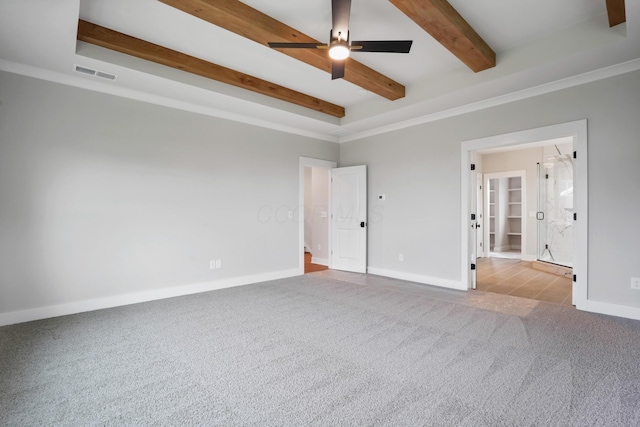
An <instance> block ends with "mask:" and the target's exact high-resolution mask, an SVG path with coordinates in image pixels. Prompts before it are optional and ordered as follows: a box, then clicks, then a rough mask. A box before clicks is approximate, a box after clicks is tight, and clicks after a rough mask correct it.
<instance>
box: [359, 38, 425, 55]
mask: <svg viewBox="0 0 640 427" xmlns="http://www.w3.org/2000/svg"><path fill="white" fill-rule="evenodd" d="M412 43H413V40H378V41H358V42H356V41H354V42H352V43H351V49H352V50H353V51H354V52H387V53H409V50H411V44H412Z"/></svg>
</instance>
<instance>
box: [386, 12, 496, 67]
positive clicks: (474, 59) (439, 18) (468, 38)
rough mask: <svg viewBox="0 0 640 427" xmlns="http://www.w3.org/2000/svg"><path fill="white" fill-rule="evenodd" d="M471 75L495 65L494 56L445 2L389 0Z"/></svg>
mask: <svg viewBox="0 0 640 427" xmlns="http://www.w3.org/2000/svg"><path fill="white" fill-rule="evenodd" d="M389 1H390V2H391V3H393V5H394V6H396V7H397V8H398V9H400V10H401V11H402V12H403V13H404V14H405V15H407V16H408V17H409V18H411V19H412V20H413V21H414V22H415V23H416V24H418V25H419V26H420V27H422V29H424V30H425V31H426V32H427V33H429V34H430V35H431V36H432V37H433V38H434V39H436V40H437V41H439V42H440V44H442V45H443V46H444V47H446V48H447V49H448V50H449V51H450V52H451V53H453V54H454V55H455V56H456V57H458V59H460V60H461V61H462V62H464V63H465V64H466V65H467V66H468V67H469V68H471V69H472V70H473V71H474V72H476V73H477V72H479V71H483V70H486V69H488V68H493V67H495V66H496V54H495V52H494V51H493V49H491V47H489V45H488V44H487V43H485V41H484V40H482V37H480V36H479V35H478V33H476V31H475V30H474V29H473V28H472V27H471V25H469V24H468V23H467V21H465V20H464V18H463V17H462V16H460V14H459V13H458V12H457V11H456V10H455V9H454V8H453V6H451V5H450V4H449V2H448V1H446V0H421V1H416V0H389Z"/></svg>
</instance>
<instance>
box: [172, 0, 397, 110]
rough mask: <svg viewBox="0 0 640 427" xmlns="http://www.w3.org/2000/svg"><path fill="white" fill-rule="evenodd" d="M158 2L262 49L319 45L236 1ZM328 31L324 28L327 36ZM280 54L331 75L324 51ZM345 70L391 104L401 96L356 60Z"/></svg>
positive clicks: (347, 75)
mask: <svg viewBox="0 0 640 427" xmlns="http://www.w3.org/2000/svg"><path fill="white" fill-rule="evenodd" d="M160 1H161V2H162V3H165V4H167V5H169V6H172V7H174V8H176V9H179V10H182V11H183V12H186V13H189V14H191V15H193V16H196V17H198V18H200V19H203V20H205V21H207V22H210V23H212V24H214V25H216V26H218V27H221V28H224V29H226V30H228V31H231V32H233V33H236V34H238V35H241V36H243V37H246V38H248V39H250V40H253V41H255V42H257V43H260V44H262V45H265V46H268V45H267V43H268V42H297V43H320V42H319V41H318V40H315V39H313V38H312V37H309V36H308V35H306V34H304V33H301V32H300V31H298V30H296V29H294V28H291V27H290V26H288V25H286V24H283V23H282V22H280V21H278V20H276V19H273V18H271V17H270V16H269V15H265V14H264V13H262V12H260V11H258V10H256V9H254V8H252V7H250V6H248V5H246V4H244V3H242V2H240V1H238V0H160ZM329 30H330V29H329V28H327V37H328V34H329ZM280 52H282V53H284V54H285V55H289V56H291V57H293V58H295V59H298V60H300V61H302V62H305V63H307V64H309V65H312V66H314V67H316V68H319V69H321V70H323V71H326V72H327V73H329V74H331V60H330V59H329V56H328V52H327V51H326V50H318V49H283V50H281V51H280ZM345 68H346V71H345V76H344V80H346V81H348V82H350V83H353V84H355V85H358V86H360V87H362V88H364V89H366V90H368V91H371V92H373V93H376V94H378V95H380V96H382V97H384V98H387V99H389V100H392V101H393V100H396V99H399V98H404V96H405V87H404V86H403V85H401V84H400V83H398V82H396V81H394V80H392V79H390V78H389V77H386V76H384V75H382V74H380V73H378V72H377V71H375V70H373V69H371V68H369V67H367V66H366V65H363V64H361V63H359V62H358V61H355V60H353V59H351V58H348V59H347V62H346V64H345Z"/></svg>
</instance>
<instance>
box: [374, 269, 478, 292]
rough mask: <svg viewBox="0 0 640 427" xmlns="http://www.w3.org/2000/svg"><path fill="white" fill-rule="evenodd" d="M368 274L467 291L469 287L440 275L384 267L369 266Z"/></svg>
mask: <svg viewBox="0 0 640 427" xmlns="http://www.w3.org/2000/svg"><path fill="white" fill-rule="evenodd" d="M367 273H368V274H374V275H376V276H384V277H390V278H392V279H400V280H406V281H409V282H416V283H422V284H425V285H431V286H438V287H441V288H448V289H456V290H459V291H466V290H467V287H466V286H465V285H464V284H463V283H462V282H460V281H458V280H451V279H443V278H440V277H430V276H423V275H421V274H413V273H405V272H402V271H395V270H386V269H384V268H376V267H367Z"/></svg>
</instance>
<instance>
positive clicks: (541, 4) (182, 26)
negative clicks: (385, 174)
mask: <svg viewBox="0 0 640 427" xmlns="http://www.w3.org/2000/svg"><path fill="white" fill-rule="evenodd" d="M245 3H247V4H249V5H250V6H252V7H254V8H256V9H258V10H260V11H262V12H264V13H266V14H268V15H270V16H272V17H274V18H275V19H277V20H279V21H281V22H283V23H285V24H287V25H290V26H292V27H293V28H296V29H297V30H299V31H302V32H304V33H306V34H308V35H310V36H312V37H314V38H316V39H318V40H321V41H326V40H327V39H328V35H329V30H330V28H331V11H330V5H331V2H330V1H329V0H305V1H291V0H246V1H245ZM450 3H451V4H452V6H453V7H454V8H455V9H456V10H457V11H458V12H459V13H460V14H461V15H462V16H463V17H464V18H465V19H466V20H467V22H469V23H470V24H471V26H473V27H474V29H475V30H476V31H477V32H478V33H479V34H480V36H482V37H483V38H484V40H485V41H486V42H487V43H488V44H489V45H490V46H491V47H492V48H493V50H494V51H495V52H496V54H497V66H496V67H495V68H493V69H490V70H486V71H483V72H480V73H477V74H476V73H473V72H472V71H471V70H469V69H468V68H467V67H466V66H465V65H464V64H462V63H461V62H460V61H459V60H458V59H457V58H455V57H454V56H453V55H452V54H451V53H450V52H449V51H448V50H446V49H445V48H443V47H442V46H441V45H440V44H439V43H437V42H436V41H435V40H434V39H433V38H431V36H429V35H428V34H427V33H426V32H424V31H423V30H422V29H421V28H420V27H418V25H416V24H415V23H414V22H413V21H411V20H410V19H409V18H408V17H406V16H405V15H404V14H403V13H402V12H400V11H399V10H398V9H397V8H395V6H393V5H392V4H391V3H390V2H389V1H388V0H353V1H352V11H351V23H350V32H351V39H352V40H384V39H400V40H404V39H412V40H413V41H414V43H413V47H412V49H411V52H410V53H409V54H408V55H402V54H386V53H354V55H353V56H354V58H355V59H356V60H358V61H359V62H362V63H363V64H365V65H367V66H369V67H371V68H373V69H375V70H376V71H379V72H381V73H382V74H385V75H387V76H388V77H391V78H392V79H394V80H396V81H398V82H399V83H401V84H403V85H405V87H406V97H405V98H403V99H400V100H397V101H389V100H387V99H384V98H382V97H380V96H378V95H375V94H373V93H371V92H368V91H366V90H363V89H361V88H359V87H358V86H355V85H353V84H351V83H348V82H346V81H344V80H333V81H332V80H331V77H330V75H329V74H327V73H325V72H323V71H320V70H318V69H316V68H314V67H312V66H309V65H307V64H304V63H302V62H300V61H297V60H295V59H293V58H291V57H289V56H286V55H283V54H281V53H280V52H277V51H275V50H271V49H269V48H267V47H265V46H262V45H259V44H257V43H255V42H252V41H250V40H248V39H245V38H243V37H240V36H238V35H236V34H233V33H230V32H229V31H226V30H223V29H221V28H219V27H215V26H213V25H211V24H209V23H207V22H205V21H202V20H200V19H198V18H195V17H193V16H191V15H188V14H186V13H184V12H181V11H178V10H176V9H174V8H172V7H170V6H167V5H165V4H163V3H160V2H158V1H155V0H57V1H55V2H53V1H51V0H3V1H2V2H0V69H4V70H6V71H11V72H18V73H22V74H26V75H32V76H35V77H40V78H46V79H49V80H53V81H58V82H61V83H65V84H70V85H75V86H80V87H86V88H89V89H92V90H98V91H102V92H106V93H113V94H116V95H121V96H127V97H131V98H135V99H141V100H143V101H147V102H154V103H157V104H162V105H169V106H173V107H177V108H183V109H187V110H191V111H197V112H201V113H204V114H210V115H214V116H219V117H225V118H229V119H232V120H239V121H245V122H248V123H253V124H257V125H260V126H267V127H272V128H276V129H281V130H284V131H288V132H294V133H298V134H301V135H308V136H314V137H318V138H322V139H327V140H332V141H336V142H338V141H344V140H350V139H355V138H359V137H362V136H365V135H368V134H373V133H379V132H383V131H385V130H389V129H393V128H397V127H402V126H406V125H411V124H415V123H419V122H424V121H428V120H430V119H433V118H439V117H443V116H446V115H447V114H456V113H457V112H464V111H468V110H469V109H470V108H471V109H473V108H476V107H478V106H481V105H491V103H496V102H497V103H499V102H506V101H508V100H510V99H516V98H518V97H524V96H529V95H531V94H535V93H542V92H544V91H545V90H549V89H550V88H554V87H557V85H558V84H564V85H571V84H576V83H579V82H582V81H585V79H589V78H591V79H595V78H599V76H605V75H607V73H609V74H610V73H615V72H616V71H615V69H617V68H615V66H618V67H620V65H619V64H623V63H624V64H626V65H624V66H623V67H622V68H620V69H621V70H626V69H628V68H629V67H638V68H640V66H637V62H638V58H640V26H639V22H640V13H639V10H640V6H639V3H640V2H631V1H627V5H626V9H627V23H626V24H622V25H619V26H617V27H614V28H609V26H608V23H607V16H606V7H605V0H562V1H558V0H537V1H530V0H450ZM79 17H80V18H82V19H85V20H87V21H90V22H93V23H96V24H99V25H102V26H105V27H108V28H111V29H114V30H117V31H120V32H122V33H125V34H128V35H131V36H134V37H138V38H141V39H144V40H147V41H150V42H153V43H157V44H160V45H162V46H165V47H168V48H171V49H175V50H178V51H181V52H184V53H187V54H189V55H193V56H196V57H199V58H202V59H205V60H207V61H210V62H213V63H216V64H220V65H223V66H225V67H229V68H232V69H235V70H237V71H241V72H244V73H247V74H250V75H253V76H255V77H259V78H262V79H265V80H268V81H271V82H274V83H277V84H280V85H283V86H286V87H289V88H291V89H294V90H297V91H300V92H303V93H306V94H309V95H312V96H316V97H318V98H321V99H323V100H325V101H329V102H332V103H335V104H338V105H342V106H344V107H346V116H345V117H344V118H343V119H337V118H335V117H331V116H328V115H325V114H321V113H318V112H315V111H311V110H308V109H305V108H302V107H298V106H295V105H292V104H288V103H285V102H282V101H278V100H275V99H271V98H267V97H265V96H262V95H258V94H254V93H251V92H248V91H245V90H242V89H239V88H235V87H231V86H228V85H224V84H222V83H218V82H213V81H209V80H207V79H204V78H201V77H198V76H193V75H190V74H188V73H185V72H181V71H177V70H174V69H170V68H167V67H163V66H160V65H157V64H152V63H148V62H145V61H142V60H139V59H136V58H132V57H128V56H126V55H122V54H119V53H115V52H111V51H108V50H105V49H102V48H98V47H96V46H92V45H89V44H85V43H82V42H77V41H76V27H77V21H78V18H79ZM630 61H631V62H630ZM74 64H79V65H83V66H88V67H93V68H96V69H99V70H101V71H106V72H110V73H114V74H117V75H118V79H117V80H116V81H115V82H107V81H102V80H100V79H96V78H94V77H88V76H83V75H80V74H77V73H75V72H73V66H74ZM629 64H631V65H629ZM612 66H614V68H611V67H612ZM625 67H626V68H625ZM596 70H600V71H598V72H595V73H594V71H596ZM612 70H614V71H612ZM575 76H580V77H575ZM589 76H591V77H589ZM553 82H555V83H553ZM554 85H556V86H554ZM527 94H529V95H527Z"/></svg>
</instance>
